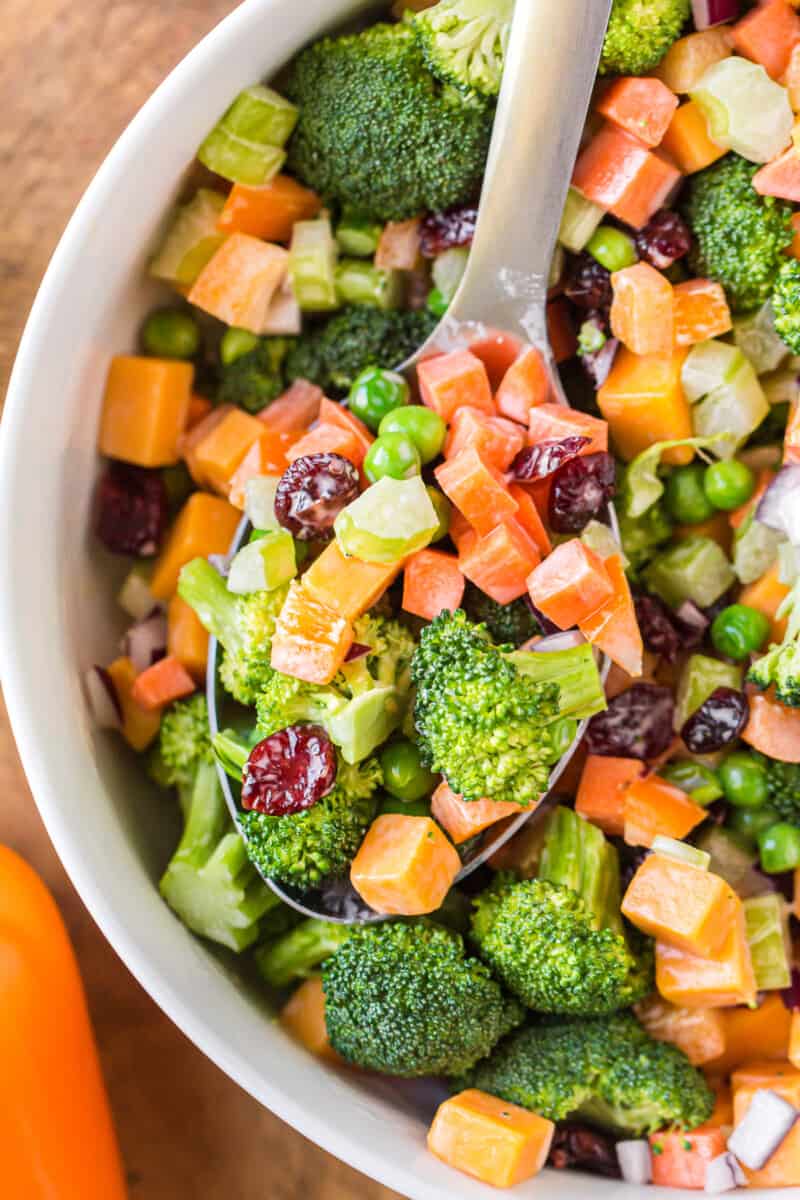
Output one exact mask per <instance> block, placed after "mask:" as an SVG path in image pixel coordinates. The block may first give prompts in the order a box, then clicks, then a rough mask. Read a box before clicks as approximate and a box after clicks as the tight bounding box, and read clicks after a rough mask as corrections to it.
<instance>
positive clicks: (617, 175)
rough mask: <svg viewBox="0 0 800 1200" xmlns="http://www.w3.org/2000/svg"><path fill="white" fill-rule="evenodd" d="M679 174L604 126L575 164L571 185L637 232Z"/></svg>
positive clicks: (630, 139)
mask: <svg viewBox="0 0 800 1200" xmlns="http://www.w3.org/2000/svg"><path fill="white" fill-rule="evenodd" d="M680 178H681V175H680V171H678V169H677V167H674V166H673V165H672V163H670V162H668V161H667V159H665V158H663V157H661V156H660V155H659V154H658V153H656V152H655V151H653V150H648V148H647V147H646V146H644V145H643V144H642V143H641V142H640V141H639V140H638V139H637V138H633V137H631V136H630V135H629V134H627V133H624V132H623V130H621V129H615V127H614V126H613V125H604V126H603V128H602V129H601V130H600V131H599V133H596V134H595V136H594V137H593V138H592V140H591V141H590V142H589V144H588V146H587V147H586V149H585V150H583V151H582V152H581V154H580V156H579V158H578V161H577V163H576V164H575V170H574V172H573V175H572V184H573V186H574V187H576V188H577V189H578V191H579V192H582V193H583V195H584V196H585V197H586V198H587V200H591V201H592V202H593V203H594V204H598V205H599V206H600V207H601V208H604V209H606V210H608V211H610V212H612V213H613V215H614V216H615V217H618V218H619V219H620V221H624V222H625V223H626V224H627V225H632V226H633V227H634V229H640V228H641V227H642V225H645V224H647V222H648V221H649V220H650V218H651V217H652V215H653V213H654V212H656V211H657V210H658V209H659V208H661V207H662V206H663V205H664V203H665V202H666V200H667V199H668V197H669V195H670V193H671V192H672V190H673V189H674V188H675V186H676V185H677V183H678V181H679V180H680Z"/></svg>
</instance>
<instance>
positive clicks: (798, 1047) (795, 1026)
mask: <svg viewBox="0 0 800 1200" xmlns="http://www.w3.org/2000/svg"><path fill="white" fill-rule="evenodd" d="M787 1057H788V1059H789V1062H790V1063H791V1064H792V1066H793V1067H797V1069H798V1070H800V1009H795V1010H794V1012H793V1013H792V1017H791V1028H790V1029H789V1053H788V1056H787Z"/></svg>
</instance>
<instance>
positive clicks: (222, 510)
mask: <svg viewBox="0 0 800 1200" xmlns="http://www.w3.org/2000/svg"><path fill="white" fill-rule="evenodd" d="M241 516H242V514H241V513H240V512H239V510H238V509H236V508H234V507H233V505H232V504H229V503H228V501H227V500H222V499H221V498H220V497H219V496H209V495H208V494H207V493H206V492H195V493H194V494H193V495H191V496H190V497H189V499H188V500H187V501H186V503H185V504H184V506H183V508H182V509H181V511H180V513H179V514H178V518H177V520H176V521H175V524H174V525H173V526H172V529H171V530H170V532H169V535H168V537H167V540H166V543H165V545H164V548H163V549H162V551H161V553H160V554H159V556H158V558H157V559H156V564H155V568H154V570H153V575H152V578H151V580H150V591H151V592H152V593H153V595H154V596H155V598H156V600H171V599H172V597H173V596H174V595H175V591H176V589H177V587H178V576H179V575H180V572H181V567H184V566H185V565H186V563H188V562H190V561H191V559H193V558H197V557H202V558H208V556H209V554H227V552H228V549H229V548H230V544H231V542H232V541H233V537H234V534H235V533H236V528H237V526H238V524H239V521H240V520H241Z"/></svg>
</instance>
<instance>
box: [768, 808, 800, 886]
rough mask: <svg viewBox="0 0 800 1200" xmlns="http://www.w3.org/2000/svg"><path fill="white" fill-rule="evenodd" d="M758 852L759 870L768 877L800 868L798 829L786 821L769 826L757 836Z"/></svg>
mask: <svg viewBox="0 0 800 1200" xmlns="http://www.w3.org/2000/svg"><path fill="white" fill-rule="evenodd" d="M758 852H759V855H760V856H761V870H762V871H766V872H767V874H768V875H781V874H782V873H783V872H784V871H794V870H795V868H797V867H800V828H798V826H797V825H790V824H789V822H788V821H778V822H777V824H775V825H770V827H769V828H768V829H765V830H764V832H763V833H762V834H761V835H760V836H759V839H758Z"/></svg>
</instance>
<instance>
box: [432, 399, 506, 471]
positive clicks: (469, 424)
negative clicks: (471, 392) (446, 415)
mask: <svg viewBox="0 0 800 1200" xmlns="http://www.w3.org/2000/svg"><path fill="white" fill-rule="evenodd" d="M524 445H525V431H524V430H523V429H522V428H521V426H519V425H517V424H516V423H515V422H514V421H507V420H505V419H504V418H503V417H489V416H487V415H486V413H485V412H483V411H482V410H481V409H478V408H459V409H458V411H457V412H456V414H455V416H454V417H453V420H452V422H451V423H450V429H449V432H448V434H447V440H446V442H445V445H444V456H445V458H454V457H455V456H456V455H457V454H458V453H459V452H460V451H461V450H464V449H466V447H467V446H472V447H473V448H474V449H475V450H477V452H478V454H479V455H480V456H481V458H482V459H483V461H484V462H485V463H488V464H489V466H490V467H494V468H495V470H497V471H505V470H507V468H508V467H509V466H510V465H511V463H512V462H513V460H514V459H515V458H516V456H517V454H519V452H520V450H521V449H522V447H523V446H524Z"/></svg>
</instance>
